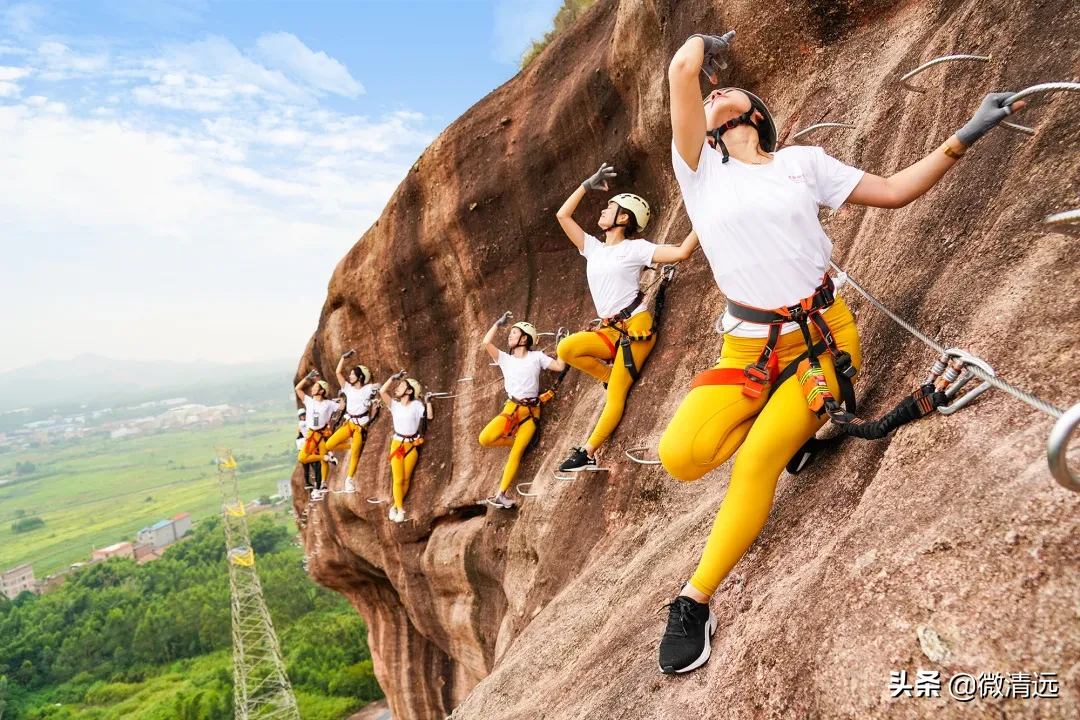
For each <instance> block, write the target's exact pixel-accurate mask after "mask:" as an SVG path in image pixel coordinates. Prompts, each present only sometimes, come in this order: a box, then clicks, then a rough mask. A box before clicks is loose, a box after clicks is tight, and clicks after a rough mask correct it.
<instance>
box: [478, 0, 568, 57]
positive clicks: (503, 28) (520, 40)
mask: <svg viewBox="0 0 1080 720" xmlns="http://www.w3.org/2000/svg"><path fill="white" fill-rule="evenodd" d="M560 5H562V0H496V3H495V5H494V7H493V8H492V11H493V13H494V15H495V27H494V30H493V34H492V38H491V56H492V57H493V58H494V59H495V60H497V61H499V62H501V63H505V64H507V65H514V66H516V65H517V64H518V63H519V62H521V56H522V55H523V54H524V53H525V50H526V48H527V47H528V45H529V41H530V40H539V39H540V38H541V37H543V36H544V33H546V32H549V31H550V30H551V27H552V19H553V18H554V17H555V13H556V12H557V11H558V9H559V6H560Z"/></svg>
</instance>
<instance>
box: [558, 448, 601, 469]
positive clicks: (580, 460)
mask: <svg viewBox="0 0 1080 720" xmlns="http://www.w3.org/2000/svg"><path fill="white" fill-rule="evenodd" d="M590 467H596V458H591V457H589V455H588V453H586V452H585V448H574V452H572V453H570V457H568V458H567V459H566V462H564V463H563V464H562V465H560V466H559V472H581V471H582V470H585V469H586V468H590Z"/></svg>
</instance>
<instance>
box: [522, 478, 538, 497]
mask: <svg viewBox="0 0 1080 720" xmlns="http://www.w3.org/2000/svg"><path fill="white" fill-rule="evenodd" d="M534 484H535V483H531V482H527V483H518V486H517V491H518V495H520V496H521V497H540V493H536V492H533V491H532V486H533V485H534ZM525 488H528V489H527V490H526V489H525Z"/></svg>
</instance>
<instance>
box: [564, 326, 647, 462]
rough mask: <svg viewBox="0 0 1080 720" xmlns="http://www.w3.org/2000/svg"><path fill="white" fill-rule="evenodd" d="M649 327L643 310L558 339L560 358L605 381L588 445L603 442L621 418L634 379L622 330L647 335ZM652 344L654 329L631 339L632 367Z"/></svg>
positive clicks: (643, 356)
mask: <svg viewBox="0 0 1080 720" xmlns="http://www.w3.org/2000/svg"><path fill="white" fill-rule="evenodd" d="M652 327H653V316H652V314H651V313H650V312H648V311H645V312H640V313H638V314H637V315H634V316H633V317H631V318H630V319H629V320H625V321H622V322H619V323H615V324H613V325H602V326H600V328H598V329H596V330H589V331H585V332H577V333H574V334H573V335H570V336H569V337H566V338H564V339H563V341H562V342H560V343H559V349H558V353H559V359H560V360H563V361H565V362H566V363H567V364H568V365H570V366H571V367H575V368H577V369H578V370H581V371H582V372H585V373H588V374H589V375H592V376H593V377H594V378H596V379H597V380H599V381H600V382H605V383H607V398H606V401H605V403H604V410H603V411H602V412H601V413H600V419H599V421H597V423H596V427H595V429H594V430H593V432H592V435H590V436H589V444H590V445H592V446H594V447H599V446H600V445H603V444H604V443H605V442H606V441H607V439H608V438H609V437H611V434H612V433H613V432H615V427H616V426H617V425H618V424H619V421H620V420H622V416H623V411H624V410H625V408H626V395H627V393H629V392H630V386H631V385H633V383H634V378H633V377H631V375H630V371H629V370H628V369H627V368H626V363H625V362H624V359H623V350H624V347H625V345H623V344H621V343H620V341H621V340H622V339H623V333H627V334H629V335H631V336H634V335H642V336H644V335H650V331H651V330H652ZM620 330H622V332H620ZM654 345H656V333H651V337H649V338H648V339H647V340H633V341H632V342H631V343H630V353H631V355H632V356H633V358H634V365H635V367H637V368H638V369H640V368H641V366H642V365H643V364H644V363H645V359H646V358H647V357H649V353H651V352H652V349H653V346H654ZM606 363H610V365H608V364H606Z"/></svg>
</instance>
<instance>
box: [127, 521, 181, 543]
mask: <svg viewBox="0 0 1080 720" xmlns="http://www.w3.org/2000/svg"><path fill="white" fill-rule="evenodd" d="M135 539H136V540H137V541H138V542H139V543H140V544H146V545H150V546H151V547H153V548H154V549H155V550H156V549H157V548H163V547H165V546H166V545H172V544H173V543H174V542H176V532H175V531H174V530H173V524H172V520H158V521H157V522H156V523H154V524H153V525H151V526H150V527H144V528H143V529H142V530H140V531H139V534H138V535H136V536H135Z"/></svg>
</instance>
